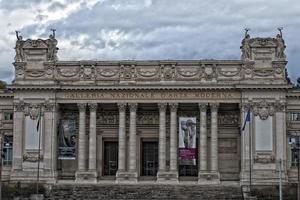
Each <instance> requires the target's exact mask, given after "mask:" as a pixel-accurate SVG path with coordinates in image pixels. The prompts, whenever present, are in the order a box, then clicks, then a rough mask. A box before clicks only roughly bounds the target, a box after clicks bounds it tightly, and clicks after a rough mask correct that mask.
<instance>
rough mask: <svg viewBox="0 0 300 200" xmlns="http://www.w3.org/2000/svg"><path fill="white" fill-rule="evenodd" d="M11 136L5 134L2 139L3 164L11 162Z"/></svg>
mask: <svg viewBox="0 0 300 200" xmlns="http://www.w3.org/2000/svg"><path fill="white" fill-rule="evenodd" d="M12 147H13V136H10V135H5V136H4V140H3V165H11V164H12Z"/></svg>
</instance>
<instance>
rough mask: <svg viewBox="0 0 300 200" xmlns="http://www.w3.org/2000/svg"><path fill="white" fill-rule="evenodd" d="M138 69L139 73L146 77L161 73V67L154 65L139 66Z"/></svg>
mask: <svg viewBox="0 0 300 200" xmlns="http://www.w3.org/2000/svg"><path fill="white" fill-rule="evenodd" d="M136 71H137V73H138V75H140V76H142V77H145V78H150V77H154V76H156V75H158V73H159V67H158V66H154V67H137V68H136Z"/></svg>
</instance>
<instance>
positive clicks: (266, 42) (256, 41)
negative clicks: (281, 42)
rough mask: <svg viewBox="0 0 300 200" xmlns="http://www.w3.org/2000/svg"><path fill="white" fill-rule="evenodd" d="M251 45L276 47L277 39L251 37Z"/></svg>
mask: <svg viewBox="0 0 300 200" xmlns="http://www.w3.org/2000/svg"><path fill="white" fill-rule="evenodd" d="M249 43H250V46H251V47H276V46H277V40H276V39H275V38H252V39H250V42H249Z"/></svg>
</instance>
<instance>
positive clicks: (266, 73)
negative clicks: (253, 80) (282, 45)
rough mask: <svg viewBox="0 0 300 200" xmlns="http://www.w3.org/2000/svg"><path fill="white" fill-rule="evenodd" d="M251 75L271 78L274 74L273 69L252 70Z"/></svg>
mask: <svg viewBox="0 0 300 200" xmlns="http://www.w3.org/2000/svg"><path fill="white" fill-rule="evenodd" d="M253 74H254V75H256V76H259V77H266V76H272V75H273V74H274V69H273V68H264V69H254V70H253Z"/></svg>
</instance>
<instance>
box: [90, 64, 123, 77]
mask: <svg viewBox="0 0 300 200" xmlns="http://www.w3.org/2000/svg"><path fill="white" fill-rule="evenodd" d="M96 71H97V73H98V74H99V75H100V76H103V77H105V78H110V77H114V76H117V75H118V73H119V67H117V68H116V67H113V66H109V67H97V68H96Z"/></svg>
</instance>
